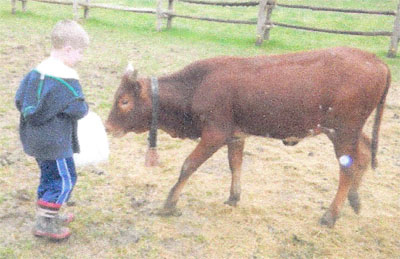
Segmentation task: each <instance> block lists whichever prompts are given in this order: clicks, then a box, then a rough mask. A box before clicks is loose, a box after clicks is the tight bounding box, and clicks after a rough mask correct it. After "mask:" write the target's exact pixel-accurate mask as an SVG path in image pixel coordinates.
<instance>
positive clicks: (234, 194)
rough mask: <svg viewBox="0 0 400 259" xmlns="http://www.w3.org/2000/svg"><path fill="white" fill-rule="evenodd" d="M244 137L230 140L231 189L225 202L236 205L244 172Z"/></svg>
mask: <svg viewBox="0 0 400 259" xmlns="http://www.w3.org/2000/svg"><path fill="white" fill-rule="evenodd" d="M243 148H244V138H234V139H232V140H230V141H229V142H228V159H229V167H230V169H231V173H232V182H231V191H230V195H229V199H228V200H227V201H226V202H225V204H228V205H231V206H236V204H237V203H238V201H239V200H240V175H241V173H242V161H243Z"/></svg>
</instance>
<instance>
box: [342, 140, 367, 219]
mask: <svg viewBox="0 0 400 259" xmlns="http://www.w3.org/2000/svg"><path fill="white" fill-rule="evenodd" d="M370 162H371V140H370V139H369V138H368V137H367V136H366V135H365V134H364V133H363V134H362V135H361V139H360V142H359V152H358V159H357V164H356V166H357V170H356V171H355V175H354V177H353V182H352V185H351V187H350V190H349V194H348V195H347V198H348V200H349V203H350V206H351V207H352V208H353V210H354V212H355V213H357V214H358V213H360V209H361V203H360V198H359V195H358V188H359V187H360V184H361V179H362V177H363V175H364V173H365V171H366V170H367V169H368V165H369V164H370Z"/></svg>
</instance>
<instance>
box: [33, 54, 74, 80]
mask: <svg viewBox="0 0 400 259" xmlns="http://www.w3.org/2000/svg"><path fill="white" fill-rule="evenodd" d="M36 70H37V71H39V72H40V73H42V74H46V75H49V76H54V77H60V78H69V79H77V80H79V75H78V73H77V72H76V71H75V69H73V68H71V67H69V66H67V65H65V64H64V63H63V62H62V61H61V60H59V59H57V58H54V57H48V58H46V59H45V60H43V61H42V63H40V64H39V65H38V66H37V67H36Z"/></svg>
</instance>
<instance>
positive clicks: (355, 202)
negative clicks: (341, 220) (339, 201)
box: [347, 192, 361, 214]
mask: <svg viewBox="0 0 400 259" xmlns="http://www.w3.org/2000/svg"><path fill="white" fill-rule="evenodd" d="M347 198H348V200H349V203H350V206H351V207H352V208H353V210H354V212H355V213H356V214H359V213H360V210H361V203H360V198H359V197H358V192H349V194H348V195H347Z"/></svg>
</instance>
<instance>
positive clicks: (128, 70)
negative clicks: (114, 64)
mask: <svg viewBox="0 0 400 259" xmlns="http://www.w3.org/2000/svg"><path fill="white" fill-rule="evenodd" d="M126 73H127V74H128V75H129V79H130V80H131V81H136V78H137V74H138V71H137V70H136V69H135V68H134V67H133V64H132V62H129V63H128V66H127V67H126Z"/></svg>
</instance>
